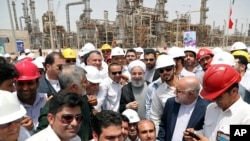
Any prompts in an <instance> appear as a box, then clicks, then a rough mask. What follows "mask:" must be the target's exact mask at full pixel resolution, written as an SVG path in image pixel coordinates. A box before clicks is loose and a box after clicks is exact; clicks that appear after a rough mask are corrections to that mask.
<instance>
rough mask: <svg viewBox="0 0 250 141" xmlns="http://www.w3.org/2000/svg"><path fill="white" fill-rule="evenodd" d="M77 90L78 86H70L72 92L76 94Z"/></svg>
mask: <svg viewBox="0 0 250 141" xmlns="http://www.w3.org/2000/svg"><path fill="white" fill-rule="evenodd" d="M77 89H78V86H77V85H76V84H74V83H72V84H71V85H70V90H71V91H73V92H76V91H77Z"/></svg>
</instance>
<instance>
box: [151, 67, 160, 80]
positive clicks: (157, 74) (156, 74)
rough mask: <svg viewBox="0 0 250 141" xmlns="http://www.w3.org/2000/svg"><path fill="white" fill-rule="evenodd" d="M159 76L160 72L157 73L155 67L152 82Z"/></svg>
mask: <svg viewBox="0 0 250 141" xmlns="http://www.w3.org/2000/svg"><path fill="white" fill-rule="evenodd" d="M159 77H160V74H159V73H158V71H157V69H156V70H155V74H154V76H153V80H152V82H154V81H155V80H157V79H158V78H159Z"/></svg>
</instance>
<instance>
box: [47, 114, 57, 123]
mask: <svg viewBox="0 0 250 141" xmlns="http://www.w3.org/2000/svg"><path fill="white" fill-rule="evenodd" d="M47 119H48V122H49V125H51V124H53V123H54V121H55V116H54V115H53V114H51V113H48V115H47Z"/></svg>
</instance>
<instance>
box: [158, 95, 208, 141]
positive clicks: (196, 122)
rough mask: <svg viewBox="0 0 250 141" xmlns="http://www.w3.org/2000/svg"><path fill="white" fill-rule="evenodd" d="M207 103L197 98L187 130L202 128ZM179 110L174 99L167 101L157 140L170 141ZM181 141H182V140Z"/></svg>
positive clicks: (178, 105)
mask: <svg viewBox="0 0 250 141" xmlns="http://www.w3.org/2000/svg"><path fill="white" fill-rule="evenodd" d="M209 103H210V102H209V101H207V100H204V99H202V98H201V97H198V99H197V102H196V104H195V108H194V110H193V113H192V115H191V117H190V120H189V122H188V125H187V128H194V129H195V130H200V129H202V128H203V127H202V126H203V124H204V116H205V112H206V108H207V105H208V104H209ZM179 109H180V104H179V103H177V102H175V97H172V98H169V99H168V100H167V102H166V104H165V107H164V111H163V115H162V118H161V122H160V125H159V133H158V137H157V139H159V140H160V141H171V139H172V136H173V133H174V128H175V124H176V120H177V116H178V112H179ZM182 140H183V141H184V138H183V139H182Z"/></svg>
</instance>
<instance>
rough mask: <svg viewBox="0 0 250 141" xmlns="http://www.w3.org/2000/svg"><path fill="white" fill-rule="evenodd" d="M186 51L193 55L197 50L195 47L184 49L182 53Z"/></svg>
mask: <svg viewBox="0 0 250 141" xmlns="http://www.w3.org/2000/svg"><path fill="white" fill-rule="evenodd" d="M187 51H190V52H193V53H194V54H195V55H196V54H197V49H196V47H193V46H187V47H184V53H185V52H187Z"/></svg>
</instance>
